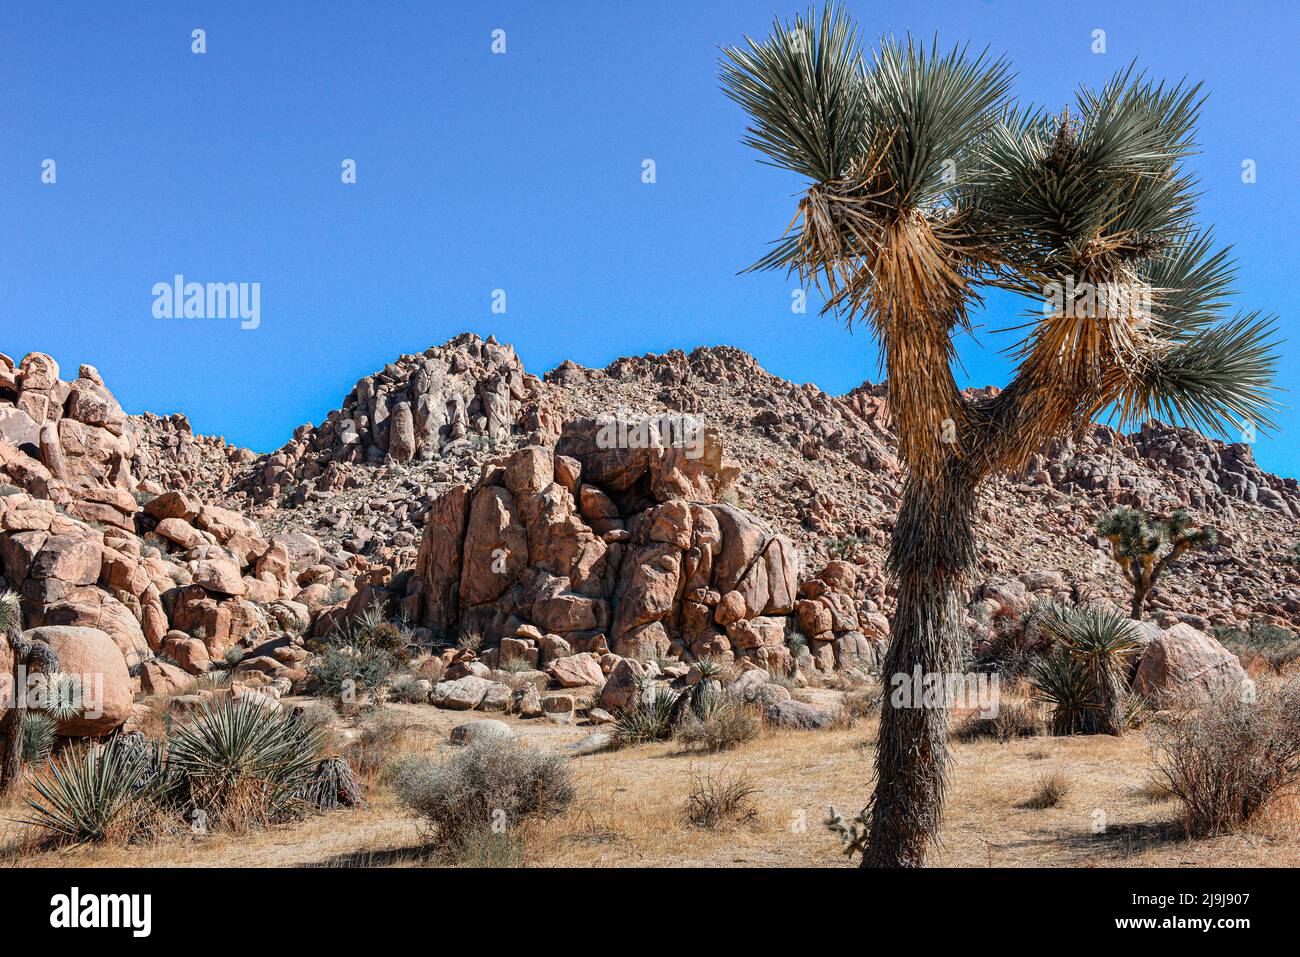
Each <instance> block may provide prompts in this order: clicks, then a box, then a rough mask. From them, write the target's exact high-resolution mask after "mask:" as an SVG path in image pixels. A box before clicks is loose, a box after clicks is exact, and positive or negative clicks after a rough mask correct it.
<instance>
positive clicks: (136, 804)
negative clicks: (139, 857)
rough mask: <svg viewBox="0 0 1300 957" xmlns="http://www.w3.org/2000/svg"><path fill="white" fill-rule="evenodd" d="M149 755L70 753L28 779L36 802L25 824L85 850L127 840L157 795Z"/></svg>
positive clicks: (109, 750)
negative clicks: (92, 845)
mask: <svg viewBox="0 0 1300 957" xmlns="http://www.w3.org/2000/svg"><path fill="white" fill-rule="evenodd" d="M159 780H160V779H159V778H158V776H157V775H150V774H149V755H148V754H147V753H146V752H144V751H142V750H139V749H135V748H130V747H126V746H123V745H122V744H121V743H120V742H119V741H118V740H117V739H113V740H111V741H109V742H108V743H107V744H104V745H90V746H88V747H81V748H69V749H67V750H66V751H64V752H63V753H62V754H61V755H59V756H57V757H55V758H54V759H53V760H51V761H50V763H49V765H47V766H46V767H45V768H44V769H43V770H42V771H41V772H39V773H37V774H36V775H35V776H34V777H33V778H32V788H33V790H35V792H36V796H35V797H29V798H27V805H28V807H29V808H30V809H31V811H32V812H33V814H32V816H31V817H30V818H29V819H28V821H27V823H29V824H33V825H35V826H37V827H39V828H42V829H44V830H46V831H49V832H51V833H52V834H53V835H54V837H55V839H56V840H57V841H58V842H59V843H65V844H84V843H91V842H100V841H105V840H108V839H110V838H119V839H129V838H130V837H131V834H132V830H133V827H132V824H133V822H134V820H135V816H136V814H137V813H138V812H139V810H140V809H141V807H142V805H144V804H145V803H146V802H148V801H150V800H152V799H153V798H154V797H155V796H156V794H157V791H156V789H155V787H154V782H157V781H159Z"/></svg>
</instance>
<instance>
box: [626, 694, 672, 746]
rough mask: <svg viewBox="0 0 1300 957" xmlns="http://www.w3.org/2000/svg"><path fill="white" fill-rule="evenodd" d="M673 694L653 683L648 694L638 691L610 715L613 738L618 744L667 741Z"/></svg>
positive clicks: (670, 732)
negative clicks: (633, 697) (621, 707)
mask: <svg viewBox="0 0 1300 957" xmlns="http://www.w3.org/2000/svg"><path fill="white" fill-rule="evenodd" d="M676 703H677V694H676V693H675V692H673V691H672V690H671V689H669V688H666V687H662V686H661V687H657V688H655V689H654V691H653V692H652V693H651V694H649V695H642V694H638V695H637V696H636V698H635V699H634V700H633V701H632V703H631V704H629V705H628V706H627V707H626V708H623V709H621V710H619V712H618V713H617V714H615V715H614V728H613V738H614V742H615V744H617V745H618V746H619V747H630V746H631V745H634V744H645V743H647V742H650V741H667V740H668V739H669V738H670V737H672V734H673V713H674V705H676Z"/></svg>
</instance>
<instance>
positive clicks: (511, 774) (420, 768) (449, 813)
mask: <svg viewBox="0 0 1300 957" xmlns="http://www.w3.org/2000/svg"><path fill="white" fill-rule="evenodd" d="M393 787H394V791H395V792H396V794H397V798H398V800H399V801H401V803H402V804H403V805H404V806H405V807H406V808H407V809H408V810H410V811H411V812H412V813H413V814H414V815H415V816H416V817H418V818H419V819H420V821H421V823H422V825H423V826H424V828H425V829H426V839H427V840H428V841H429V843H431V844H433V843H436V844H438V845H439V846H440V849H441V851H442V853H443V854H444V855H446V856H448V857H453V858H454V857H460V856H463V855H464V854H465V853H467V852H468V851H470V850H472V847H473V844H474V842H475V841H476V840H478V839H481V838H483V836H484V835H485V834H494V835H501V834H517V832H518V829H519V828H520V827H521V826H522V825H524V824H525V823H527V822H528V821H530V820H532V819H535V818H546V817H551V816H553V815H556V814H559V813H561V812H562V811H564V810H565V809H566V808H567V807H568V806H569V804H570V803H572V801H573V797H574V789H573V781H572V772H571V771H570V769H569V765H568V763H567V761H566V760H565V758H564V757H562V756H561V755H557V754H546V753H543V752H542V751H539V750H538V749H536V748H534V747H531V746H529V745H526V744H524V743H522V742H520V741H518V740H516V739H512V738H491V739H488V740H482V741H476V742H474V743H472V744H470V745H467V746H465V747H463V748H456V749H455V750H451V751H449V752H447V753H446V754H444V756H443V757H442V759H441V760H430V759H427V758H411V759H408V760H407V761H405V762H403V763H402V764H401V765H400V767H399V768H398V770H397V773H396V777H395V780H394V786H393ZM503 828H504V830H503Z"/></svg>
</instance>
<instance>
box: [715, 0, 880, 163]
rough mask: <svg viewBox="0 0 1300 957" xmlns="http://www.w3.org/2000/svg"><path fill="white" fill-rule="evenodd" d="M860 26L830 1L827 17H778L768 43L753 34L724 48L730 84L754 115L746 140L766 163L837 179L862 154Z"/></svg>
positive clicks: (723, 64) (723, 65)
mask: <svg viewBox="0 0 1300 957" xmlns="http://www.w3.org/2000/svg"><path fill="white" fill-rule="evenodd" d="M856 32H857V31H856V28H855V27H854V25H853V23H852V21H851V20H850V19H849V17H848V15H847V14H845V13H844V12H843V11H839V10H836V9H835V7H834V5H833V4H828V5H827V6H826V8H825V9H824V10H823V12H822V15H821V17H820V18H816V17H815V16H814V14H813V13H812V12H811V11H810V12H809V13H808V15H807V16H806V17H803V16H799V17H796V18H795V20H794V22H793V23H783V22H781V21H780V20H777V21H775V22H774V23H773V25H772V35H771V36H770V37H769V38H768V39H767V40H765V41H763V42H762V43H759V42H756V41H754V40H752V39H750V38H749V37H746V38H745V46H744V47H743V48H742V47H729V48H727V49H725V50H724V51H723V59H722V62H721V66H720V73H721V79H722V87H723V90H724V91H725V92H726V94H727V95H728V96H729V97H731V98H732V99H733V100H735V101H736V102H737V103H739V104H740V105H741V106H742V107H743V108H744V110H745V112H746V113H748V114H749V116H750V118H751V120H752V122H753V124H754V125H753V126H751V127H750V129H749V135H748V136H747V137H746V138H745V140H744V142H745V143H746V144H747V145H749V146H752V147H754V148H755V149H756V150H758V151H759V152H760V153H762V154H764V156H766V157H767V162H769V163H771V164H773V165H775V166H780V167H782V168H784V169H789V170H793V171H794V172H796V173H799V174H800V175H802V176H806V177H808V179H810V180H812V181H814V182H830V181H832V180H837V179H839V178H840V177H841V176H843V175H844V174H845V173H846V172H847V171H848V168H849V164H850V163H851V162H852V161H853V160H854V159H855V158H857V157H858V156H859V155H860V153H861V148H862V142H863V136H864V134H865V132H866V112H867V106H866V103H865V101H864V99H863V96H862V78H861V60H862V55H861V52H860V51H859V49H858V45H857V39H856Z"/></svg>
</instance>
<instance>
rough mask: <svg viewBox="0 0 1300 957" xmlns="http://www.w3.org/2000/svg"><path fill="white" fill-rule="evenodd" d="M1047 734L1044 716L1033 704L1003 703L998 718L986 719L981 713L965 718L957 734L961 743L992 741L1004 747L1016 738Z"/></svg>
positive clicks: (956, 731)
mask: <svg viewBox="0 0 1300 957" xmlns="http://www.w3.org/2000/svg"><path fill="white" fill-rule="evenodd" d="M1046 733H1047V726H1046V723H1045V722H1044V720H1043V713H1042V711H1041V710H1040V709H1039V708H1038V706H1037V705H1035V704H1033V703H1032V702H1024V703H1022V702H1018V701H1008V702H1003V703H1002V704H1001V705H1000V706H999V707H998V709H997V714H994V715H989V716H984V715H981V714H979V713H975V714H972V715H970V716H968V717H967V718H965V719H964V720H963V721H962V722H961V723H960V724H958V725H957V727H956V728H955V729H954V730H953V738H954V739H955V740H957V741H977V740H980V739H981V738H992V739H994V740H996V741H1001V742H1002V743H1003V744H1005V743H1006V742H1008V741H1010V740H1011V739H1012V738H1033V737H1037V736H1039V735H1042V734H1046Z"/></svg>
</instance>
